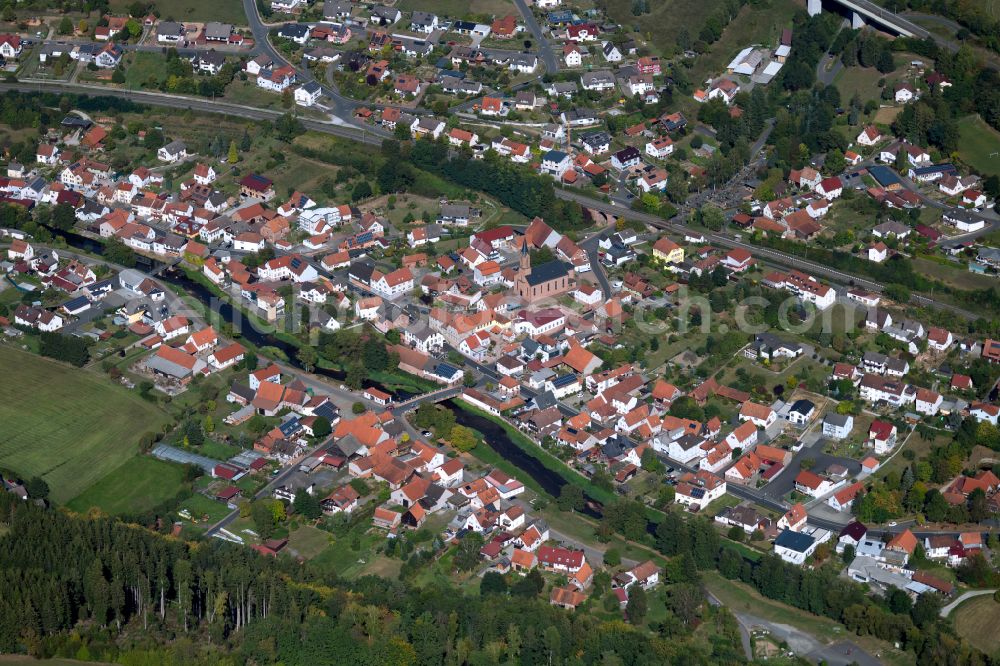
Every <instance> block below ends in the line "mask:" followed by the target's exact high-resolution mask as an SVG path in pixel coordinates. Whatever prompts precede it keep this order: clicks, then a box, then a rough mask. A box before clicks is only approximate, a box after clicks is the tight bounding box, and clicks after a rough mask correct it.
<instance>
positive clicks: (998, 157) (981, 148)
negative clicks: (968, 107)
mask: <svg viewBox="0 0 1000 666" xmlns="http://www.w3.org/2000/svg"><path fill="white" fill-rule="evenodd" d="M958 135H959V141H958V145H959V146H960V148H959V151H958V154H959V156H960V157H961V158H962V161H963V162H965V163H967V164H968V165H969V166H971V167H973V168H974V169H976V170H977V171H981V172H982V173H984V174H985V175H987V176H989V175H992V174H1000V132H997V131H996V130H995V129H993V128H992V127H990V126H989V125H987V124H986V121H984V120H983V119H982V118H980V117H979V116H978V115H972V116H966V117H965V118H962V119H961V120H959V121H958Z"/></svg>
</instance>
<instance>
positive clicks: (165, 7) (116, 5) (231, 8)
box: [110, 0, 247, 26]
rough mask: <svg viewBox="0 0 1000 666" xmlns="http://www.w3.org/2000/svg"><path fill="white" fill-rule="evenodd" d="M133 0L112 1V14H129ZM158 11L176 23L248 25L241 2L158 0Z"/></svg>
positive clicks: (164, 17)
mask: <svg viewBox="0 0 1000 666" xmlns="http://www.w3.org/2000/svg"><path fill="white" fill-rule="evenodd" d="M132 4H133V0H111V3H110V7H111V13H112V14H128V8H129V6H131V5H132ZM156 9H157V10H158V15H159V16H160V17H162V18H163V19H170V20H175V21H185V22H192V23H193V22H197V23H206V22H208V21H222V22H223V23H232V24H233V25H238V26H239V25H246V24H247V18H246V14H244V13H243V3H242V2H240V0H214V1H213V2H200V1H199V0H157V2H156Z"/></svg>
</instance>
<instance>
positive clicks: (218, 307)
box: [51, 229, 414, 401]
mask: <svg viewBox="0 0 1000 666" xmlns="http://www.w3.org/2000/svg"><path fill="white" fill-rule="evenodd" d="M51 231H52V233H53V235H56V236H59V237H60V238H62V239H63V240H65V241H66V244H67V245H69V246H70V247H73V248H76V249H78V250H83V251H85V252H89V253H91V254H97V255H102V256H103V254H104V246H103V245H102V244H101V243H99V242H97V241H95V240H93V239H92V238H88V237H87V236H84V235H82V234H78V233H75V232H72V231H60V230H58V229H51ZM160 265H161V264H160V263H159V262H157V261H156V260H154V259H150V258H148V257H144V256H142V255H137V257H136V267H137V268H139V269H140V270H144V271H147V272H149V271H153V270H155V269H156V268H158V267H159V266H160ZM158 279H159V280H160V281H162V282H166V283H168V284H172V285H174V286H176V287H179V288H181V289H183V290H184V292H185V293H186V294H188V295H189V296H191V297H193V298H196V299H198V301H199V302H201V303H203V304H204V305H205V306H206V307H208V308H209V309H210V310H211V311H212V312H213V313H214V314H215V315H216V316H218V317H220V318H221V319H222V320H223V321H225V322H226V323H228V324H230V325H231V326H232V327H233V330H235V331H239V334H240V336H241V337H243V338H244V339H245V340H246V341H247V342H249V343H250V344H252V345H254V346H255V347H257V348H261V347H274V348H275V349H278V350H279V351H281V352H282V354H284V355H285V356H286V357H287V358H288V363H289V364H291V365H293V366H295V367H296V368H298V369H300V370H302V371H304V372H312V373H313V374H316V375H320V376H323V377H326V378H328V379H332V380H334V381H336V382H342V381H344V379H345V378H346V376H347V373H346V372H344V371H343V370H334V369H331V368H320V367H317V368H314V369H313V370H311V371H309V370H307V369H306V368H304V367H303V366H302V364H301V363H300V362H299V360H298V348H297V347H296V346H295V345H293V344H291V343H289V342H286V341H284V340H282V339H280V338H278V337H276V336H275V335H273V334H272V333H269V332H267V331H261V330H260V329H258V328H256V327H255V326H254V324H253V322H252V321H251V320H250V318H248V317H245V316H244V315H243V313H242V312H240V311H239V310H238V309H237V308H234V307H233V306H232V305H231V304H230V303H229V302H227V301H225V300H223V299H221V298H219V297H218V296H217V295H216V294H214V293H212V291H210V290H209V289H208V287H206V286H205V285H203V284H201V283H199V282H195V281H194V280H192V279H191V278H189V277H188V276H187V275H185V274H184V272H183V271H179V270H174V269H167V270H165V271H164V272H163V273H162V274H161V275H160V276H159V277H158ZM365 386H366V387H374V388H377V389H380V390H382V391H385V392H386V393H390V394H392V396H393V397H394V398H395V399H396V400H398V401H403V400H407V399H409V398H411V397H413V395H414V394H413V393H410V392H408V391H404V390H401V389H390V388H388V387H386V386H384V385H383V384H382V383H380V382H376V381H374V380H371V379H366V380H365Z"/></svg>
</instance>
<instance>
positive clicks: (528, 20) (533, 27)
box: [244, 0, 559, 74]
mask: <svg viewBox="0 0 1000 666" xmlns="http://www.w3.org/2000/svg"><path fill="white" fill-rule="evenodd" d="M244 1H245V2H249V0H244ZM514 6H515V7H517V11H518V12H520V13H521V18H523V19H524V25H525V26H526V27H527V28H528V32H530V33H531V35H532V36H533V37H534V38H535V43H536V44H537V46H538V57H539V59H540V60H541V61H542V62H543V63H544V64H545V71H547V72H551V73H553V74H554V73H556V72H558V71H559V62H558V61H557V60H556V55H555V52H554V51H553V50H552V45H551V44H549V40H547V39H546V38H545V33H543V32H542V27H541V26H540V25H538V21H537V20H535V14H534V13H533V12H532V11H531V7H529V6H528V3H527V2H525V0H514Z"/></svg>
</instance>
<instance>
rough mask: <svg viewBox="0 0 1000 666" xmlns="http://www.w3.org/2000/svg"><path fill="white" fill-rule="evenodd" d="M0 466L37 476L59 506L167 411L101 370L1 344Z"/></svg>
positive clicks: (129, 450) (114, 463)
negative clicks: (105, 376) (99, 373)
mask: <svg viewBox="0 0 1000 666" xmlns="http://www.w3.org/2000/svg"><path fill="white" fill-rule="evenodd" d="M0 368H3V375H4V380H5V381H4V382H3V383H2V385H0V433H2V436H0V466H2V467H6V468H9V469H11V470H13V471H15V472H17V473H18V474H20V475H22V476H29V477H30V476H35V475H39V476H41V477H42V478H44V479H45V480H46V481H47V482H48V484H49V487H50V488H51V489H52V499H53V500H55V501H56V502H59V503H62V502H67V501H68V500H70V499H72V498H73V497H76V496H77V495H79V494H80V493H81V492H83V490H84V489H86V488H89V487H90V486H92V485H94V484H95V483H96V482H97V481H98V480H99V479H102V478H104V477H105V476H107V475H108V474H110V473H112V472H113V471H114V470H116V469H117V468H118V467H120V466H121V465H122V464H123V463H124V462H125V461H126V460H128V459H129V458H131V457H133V456H135V455H136V453H138V440H139V436H140V435H141V434H142V433H144V432H146V431H148V430H157V429H159V428H160V427H161V426H162V425H163V424H164V422H165V421H167V415H166V414H165V413H164V412H163V411H161V410H160V409H158V408H157V407H155V406H154V405H152V404H150V403H148V402H146V401H145V400H143V399H142V398H140V397H139V396H138V395H137V394H135V393H131V392H130V391H128V390H127V389H125V388H123V387H120V386H116V385H113V384H111V383H110V382H108V381H106V380H105V379H103V378H101V377H98V376H97V375H94V374H90V373H88V372H86V371H83V370H76V369H73V368H69V367H67V366H64V365H62V364H61V363H57V362H55V361H50V360H48V359H44V358H41V357H38V356H33V355H31V354H28V353H26V352H23V351H19V350H17V349H13V348H11V347H0Z"/></svg>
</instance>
